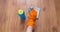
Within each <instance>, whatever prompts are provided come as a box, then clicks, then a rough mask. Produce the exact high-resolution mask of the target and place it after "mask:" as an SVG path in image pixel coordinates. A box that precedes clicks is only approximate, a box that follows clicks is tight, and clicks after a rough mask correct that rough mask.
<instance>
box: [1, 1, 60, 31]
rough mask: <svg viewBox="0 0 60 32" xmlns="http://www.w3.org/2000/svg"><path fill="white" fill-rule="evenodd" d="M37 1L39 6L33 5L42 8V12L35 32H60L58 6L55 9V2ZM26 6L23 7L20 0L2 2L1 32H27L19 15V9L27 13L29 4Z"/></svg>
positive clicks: (36, 23)
mask: <svg viewBox="0 0 60 32" xmlns="http://www.w3.org/2000/svg"><path fill="white" fill-rule="evenodd" d="M36 1H37V4H36V3H34V4H33V5H34V6H37V7H40V8H41V11H40V17H39V20H37V21H36V22H35V32H55V31H56V32H59V30H60V29H57V28H58V27H59V28H60V26H59V25H60V24H59V23H60V22H59V13H58V12H59V11H57V10H58V9H57V10H56V8H58V7H59V6H58V4H56V7H55V2H54V0H45V1H44V0H36ZM26 2H27V1H26ZM57 2H58V1H57ZM24 4H25V5H24ZM24 4H22V5H21V4H20V0H0V32H25V25H26V24H25V23H26V22H25V23H21V22H20V19H19V17H18V14H17V12H18V10H19V9H24V11H25V12H27V8H28V6H29V4H28V2H27V3H24ZM56 11H57V15H56ZM57 16H58V22H57ZM57 23H58V25H57ZM23 27H24V28H23Z"/></svg>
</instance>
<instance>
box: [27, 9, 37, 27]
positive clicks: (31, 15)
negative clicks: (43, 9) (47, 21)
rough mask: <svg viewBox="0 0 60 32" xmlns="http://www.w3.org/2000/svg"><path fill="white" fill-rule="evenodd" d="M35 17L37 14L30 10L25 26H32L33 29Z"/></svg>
mask: <svg viewBox="0 0 60 32" xmlns="http://www.w3.org/2000/svg"><path fill="white" fill-rule="evenodd" d="M36 15H37V12H36V11H35V10H34V9H32V11H30V13H28V23H27V26H32V27H33V28H34V23H35V20H36Z"/></svg>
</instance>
